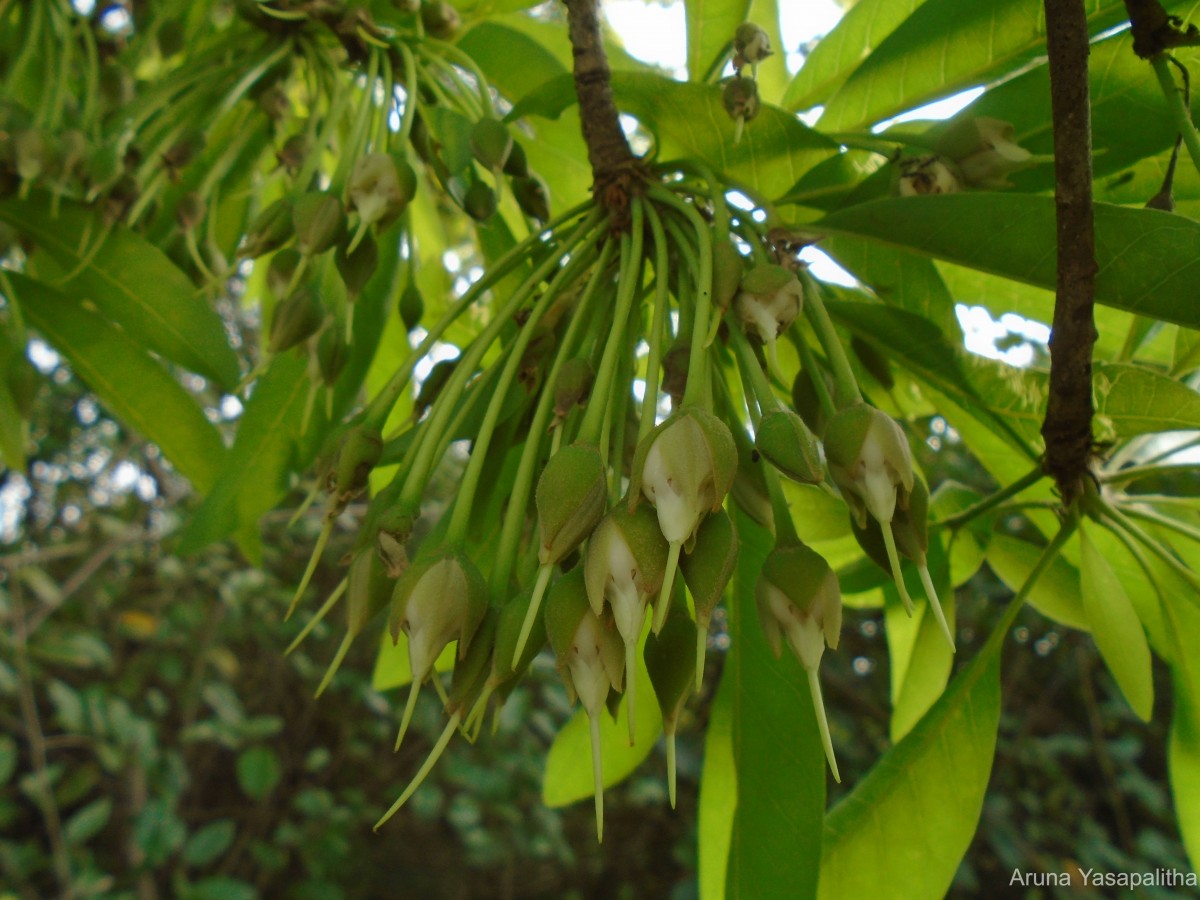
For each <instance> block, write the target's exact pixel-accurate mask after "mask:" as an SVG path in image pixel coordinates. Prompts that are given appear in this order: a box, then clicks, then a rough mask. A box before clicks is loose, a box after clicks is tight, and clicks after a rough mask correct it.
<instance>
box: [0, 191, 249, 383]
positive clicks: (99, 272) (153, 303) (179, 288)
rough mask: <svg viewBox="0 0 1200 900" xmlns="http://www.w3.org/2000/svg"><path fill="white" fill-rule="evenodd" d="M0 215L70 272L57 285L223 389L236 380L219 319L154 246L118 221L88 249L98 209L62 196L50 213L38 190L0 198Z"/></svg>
mask: <svg viewBox="0 0 1200 900" xmlns="http://www.w3.org/2000/svg"><path fill="white" fill-rule="evenodd" d="M0 220H3V221H5V222H8V223H9V224H10V225H12V226H13V227H14V228H16V229H17V230H18V231H21V232H23V233H25V234H27V235H28V236H29V237H30V238H32V240H33V241H34V243H35V244H36V245H37V247H38V248H39V249H41V250H44V251H45V252H46V253H47V254H49V255H50V257H51V258H52V259H53V261H54V263H55V264H56V268H58V269H60V270H61V272H62V274H63V275H69V276H70V277H69V278H68V279H67V280H66V281H63V282H61V283H57V282H56V283H55V287H56V288H57V289H58V290H60V291H62V292H63V293H64V294H67V295H69V296H71V297H75V298H78V299H86V300H90V301H91V302H92V303H94V304H96V306H97V307H98V308H99V309H100V311H101V312H102V313H104V315H106V316H108V317H109V318H110V319H112V321H114V322H116V323H118V324H119V325H120V326H121V327H122V328H124V329H125V330H126V331H127V332H128V333H129V335H130V336H131V337H133V338H135V339H136V340H137V342H138V343H140V344H141V345H142V346H143V347H145V348H147V349H150V350H153V351H155V352H156V353H160V354H162V355H163V356H164V357H166V358H167V359H169V360H171V361H172V362H176V363H179V364H180V365H181V366H183V367H184V368H186V369H190V370H191V371H193V372H196V373H198V374H200V375H204V376H205V377H207V378H211V379H213V380H214V381H216V382H217V384H219V385H221V386H222V387H224V388H226V389H232V388H233V386H234V385H235V384H237V381H238V362H237V357H236V355H235V354H234V352H233V350H232V349H231V348H230V346H229V342H228V340H226V338H225V326H224V325H223V324H222V323H221V319H220V317H218V316H217V314H216V313H215V312H213V310H212V309H210V308H209V306H208V304H207V303H205V301H204V300H203V298H201V297H199V296H197V294H196V290H195V288H194V287H193V286H192V283H191V281H189V280H188V277H187V276H186V275H184V274H183V272H181V271H180V270H179V269H177V268H176V267H175V266H174V265H172V264H171V262H170V260H168V259H167V258H166V256H164V255H163V253H162V252H161V251H160V250H159V249H158V248H157V247H154V246H153V245H151V244H149V243H147V242H146V241H145V240H144V239H142V238H140V237H138V236H137V235H136V234H134V233H133V232H131V231H129V230H127V229H125V228H119V227H118V228H116V229H114V230H113V231H112V232H111V233H110V234H109V235H108V237H107V238H106V239H105V240H104V243H103V244H102V245H101V246H100V248H99V249H98V250H97V251H96V252H94V253H92V249H93V243H94V242H95V241H96V240H98V239H99V238H100V236H101V235H102V234H104V225H103V222H102V221H101V218H100V216H99V214H97V213H93V212H91V211H90V210H87V209H85V208H83V207H81V206H77V205H75V204H73V203H68V202H64V203H63V204H62V208H61V210H60V211H59V214H58V216H57V218H56V217H53V216H51V215H50V211H49V204H48V202H47V201H45V200H44V199H43V198H42V197H41V196H40V195H35V198H34V199H32V200H28V201H21V200H16V199H13V198H9V199H6V200H0ZM37 259H38V254H37V253H36V251H35V253H34V262H36V261H37Z"/></svg>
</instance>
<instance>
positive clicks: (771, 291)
mask: <svg viewBox="0 0 1200 900" xmlns="http://www.w3.org/2000/svg"><path fill="white" fill-rule="evenodd" d="M733 303H734V310H735V311H736V312H737V315H738V318H739V319H741V321H742V325H743V327H744V328H745V330H746V333H747V334H753V335H756V336H757V337H758V339H759V340H760V341H762V342H763V344H764V345H766V346H767V347H768V348H770V347H772V346H774V344H775V339H776V338H777V337H779V335H780V334H782V333H783V332H784V331H786V330H787V329H788V328H790V327H791V325H792V323H793V322H795V321H796V317H797V316H799V315H800V310H801V309H802V308H803V306H804V288H803V287H802V286H801V284H800V279H798V278H797V277H796V273H795V272H792V271H790V270H788V269H785V268H784V267H783V266H777V265H774V264H765V265H758V266H755V267H754V268H753V269H751V270H750V271H749V272H747V273H746V274H745V276H744V277H743V278H742V283H741V289H740V290H739V291H738V295H737V297H736V298H735V299H734V301H733ZM768 352H770V351H768Z"/></svg>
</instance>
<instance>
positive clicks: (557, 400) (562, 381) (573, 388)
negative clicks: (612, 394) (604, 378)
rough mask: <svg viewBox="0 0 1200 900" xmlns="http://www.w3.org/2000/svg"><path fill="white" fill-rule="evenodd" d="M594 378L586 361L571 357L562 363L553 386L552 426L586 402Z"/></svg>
mask: <svg viewBox="0 0 1200 900" xmlns="http://www.w3.org/2000/svg"><path fill="white" fill-rule="evenodd" d="M595 378H596V373H595V372H593V371H592V365H591V363H589V362H588V361H587V360H586V359H583V358H581V357H572V358H571V359H568V360H567V361H566V362H565V363H563V366H562V368H561V369H559V370H558V380H557V381H556V382H555V384H554V425H558V424H559V423H560V422H562V420H563V419H565V418H566V417H567V416H568V415H569V414H570V412H571V410H572V409H574V408H575V407H576V406H578V405H580V404H582V403H583V402H584V401H586V400H587V398H588V395H589V394H590V393H591V392H592V382H593V381H594V380H595ZM551 427H552V428H553V427H554V426H551Z"/></svg>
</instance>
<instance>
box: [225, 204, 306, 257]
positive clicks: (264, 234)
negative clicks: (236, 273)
mask: <svg viewBox="0 0 1200 900" xmlns="http://www.w3.org/2000/svg"><path fill="white" fill-rule="evenodd" d="M295 233H296V229H295V226H294V225H293V224H292V203H291V201H290V200H289V199H288V198H286V197H281V198H280V199H278V200H276V201H275V202H274V203H272V204H271V205H270V206H268V207H267V208H266V209H264V210H263V211H262V212H260V213H259V214H258V217H257V218H255V220H254V221H253V222H252V223H251V224H250V230H249V231H248V232H246V240H245V243H244V244H242V249H241V250H240V251H238V255H239V256H245V257H248V258H250V259H257V258H258V257H260V256H262V255H263V254H264V253H270V252H271V251H272V250H278V249H279V248H280V247H282V246H283V245H284V244H286V243H287V242H288V241H289V240H291V237H292V235H293V234H295Z"/></svg>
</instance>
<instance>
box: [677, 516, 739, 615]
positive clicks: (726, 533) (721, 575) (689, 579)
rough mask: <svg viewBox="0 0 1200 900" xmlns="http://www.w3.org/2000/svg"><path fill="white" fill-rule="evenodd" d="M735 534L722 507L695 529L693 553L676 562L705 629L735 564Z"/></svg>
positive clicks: (736, 545)
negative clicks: (696, 530)
mask: <svg viewBox="0 0 1200 900" xmlns="http://www.w3.org/2000/svg"><path fill="white" fill-rule="evenodd" d="M737 558H738V537H737V530H736V529H735V528H734V526H733V519H732V518H730V516H729V514H728V513H727V512H725V510H723V509H718V510H717V511H716V512H714V513H713V514H712V515H710V516H708V517H707V518H706V519H705V520H704V523H703V524H702V525H701V526H700V530H699V531H698V532H696V545H695V546H694V547H692V552H691V553H689V554H688V555H687V556H685V557H683V558H682V559H680V561H679V569H680V571H682V572H683V580H684V582H685V583H686V584H687V586H688V590H689V591H691V592H692V599H693V600H694V601H695V603H696V621H697V622H698V623H699V624H700V626H701V629H702V630H703V631H706V632H707V631H708V622H709V619H711V618H712V612H713V610H714V609H716V608H717V604H718V603H720V602H721V597H722V596H723V595H724V594H725V588H726V586H727V585H728V584H729V582H730V580H731V579H732V578H733V570H734V568H735V567H736V566H737Z"/></svg>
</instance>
